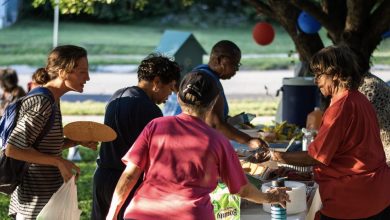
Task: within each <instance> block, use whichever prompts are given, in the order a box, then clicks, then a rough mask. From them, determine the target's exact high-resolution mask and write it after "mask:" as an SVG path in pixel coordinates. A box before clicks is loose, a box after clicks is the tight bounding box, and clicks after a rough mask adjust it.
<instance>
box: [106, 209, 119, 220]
mask: <svg viewBox="0 0 390 220" xmlns="http://www.w3.org/2000/svg"><path fill="white" fill-rule="evenodd" d="M117 219H118V214H117V213H115V211H112V210H111V208H110V210H109V211H108V214H107V216H106V220H117Z"/></svg>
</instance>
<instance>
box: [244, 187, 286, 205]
mask: <svg viewBox="0 0 390 220" xmlns="http://www.w3.org/2000/svg"><path fill="white" fill-rule="evenodd" d="M286 190H291V189H289V188H287V187H278V188H275V189H271V190H269V191H268V192H266V193H263V192H261V191H260V190H258V189H257V188H256V187H255V186H253V185H252V184H251V183H247V184H246V185H245V186H243V187H241V189H240V192H239V193H238V194H239V195H240V196H241V197H242V198H244V199H246V200H249V201H252V202H255V203H271V204H280V205H281V206H282V207H284V208H286V202H290V199H289V196H288V194H287V193H286Z"/></svg>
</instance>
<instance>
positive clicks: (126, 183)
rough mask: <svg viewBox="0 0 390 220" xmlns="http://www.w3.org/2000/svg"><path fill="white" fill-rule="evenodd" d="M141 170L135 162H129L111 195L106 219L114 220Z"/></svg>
mask: <svg viewBox="0 0 390 220" xmlns="http://www.w3.org/2000/svg"><path fill="white" fill-rule="evenodd" d="M141 172H142V170H141V169H140V168H139V167H137V166H136V165H135V164H133V163H131V162H129V163H128V164H127V166H126V169H125V171H123V173H122V175H121V177H120V178H119V181H118V184H116V187H115V191H114V195H113V197H112V201H111V205H110V210H109V211H108V214H107V217H106V219H107V220H116V219H117V218H118V213H119V211H120V209H121V207H122V205H123V203H124V202H125V201H126V198H127V196H128V195H129V194H130V192H131V190H132V189H133V187H134V185H135V184H136V183H137V180H138V178H139V177H140V175H141Z"/></svg>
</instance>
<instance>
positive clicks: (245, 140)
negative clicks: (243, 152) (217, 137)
mask: <svg viewBox="0 0 390 220" xmlns="http://www.w3.org/2000/svg"><path fill="white" fill-rule="evenodd" d="M223 109H224V101H223V97H222V96H219V97H218V100H217V102H216V103H215V105H214V107H213V109H212V111H211V113H210V114H209V115H207V118H206V122H207V124H208V125H210V126H211V127H213V128H215V129H217V130H219V131H220V132H221V133H222V134H223V135H225V136H226V137H227V138H228V139H230V140H234V141H237V142H238V143H241V144H246V145H248V146H249V147H250V148H253V149H256V148H258V147H260V146H266V144H265V143H264V141H262V140H261V139H260V138H252V137H251V136H249V135H247V134H245V133H244V132H241V131H240V130H238V129H237V128H235V127H233V126H232V125H230V124H229V123H227V122H226V120H224V118H223Z"/></svg>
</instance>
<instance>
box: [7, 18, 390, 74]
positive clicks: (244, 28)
mask: <svg viewBox="0 0 390 220" xmlns="http://www.w3.org/2000/svg"><path fill="white" fill-rule="evenodd" d="M156 23H157V22H155V21H153V22H150V23H147V22H145V21H143V22H142V23H138V24H131V25H130V24H127V25H126V24H91V23H74V22H61V23H60V25H59V44H76V45H81V46H84V47H85V48H86V49H87V50H88V53H89V58H90V63H91V64H92V66H93V65H98V64H99V65H102V64H138V63H139V61H140V58H139V57H143V56H145V55H147V54H148V53H150V52H152V51H153V50H154V48H155V47H156V46H157V45H158V43H159V41H160V38H161V36H162V34H163V32H164V30H165V29H175V30H182V31H189V32H192V33H193V34H194V35H195V37H196V38H197V39H198V40H199V42H200V44H201V45H202V46H203V48H204V49H205V50H206V51H207V52H210V49H211V47H212V45H213V44H214V43H215V42H217V41H219V40H221V39H228V40H232V41H234V42H236V43H237V44H238V46H239V47H240V48H241V49H242V53H243V54H268V55H271V54H285V55H286V57H282V58H278V57H276V58H275V57H274V56H270V57H267V58H243V60H242V63H243V64H244V66H243V68H247V69H275V68H279V69H280V68H286V67H288V66H291V65H292V63H293V62H296V58H293V57H288V54H291V53H293V52H295V48H294V44H293V43H292V40H291V38H290V37H289V36H288V35H287V33H286V32H285V31H284V30H283V29H281V28H280V27H276V37H275V39H274V42H273V43H272V44H270V45H268V46H259V45H257V44H256V43H255V42H254V41H253V39H252V28H253V24H243V25H241V26H240V27H234V28H221V27H210V28H208V29H204V28H200V27H175V28H172V27H165V26H163V25H159V24H156ZM52 29H53V27H52V23H51V22H47V21H34V20H24V21H20V22H18V23H16V24H15V25H13V26H11V27H8V28H5V29H1V30H0V48H1V50H0V65H11V64H29V65H34V66H42V65H43V64H44V62H45V58H46V56H47V53H48V52H49V51H50V49H51V48H52ZM320 34H321V36H322V37H323V39H326V40H325V42H324V43H325V45H329V44H330V41H329V40H328V39H327V38H326V37H325V35H326V33H325V32H324V31H323V30H322V31H321V32H320ZM129 55H137V56H138V57H134V58H132V57H129ZM374 57H375V58H377V57H378V58H377V59H374V62H379V63H385V64H386V63H387V64H389V63H390V59H389V58H390V42H389V40H384V41H383V42H382V44H381V45H380V46H379V47H378V50H377V52H376V53H375V54H374Z"/></svg>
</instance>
